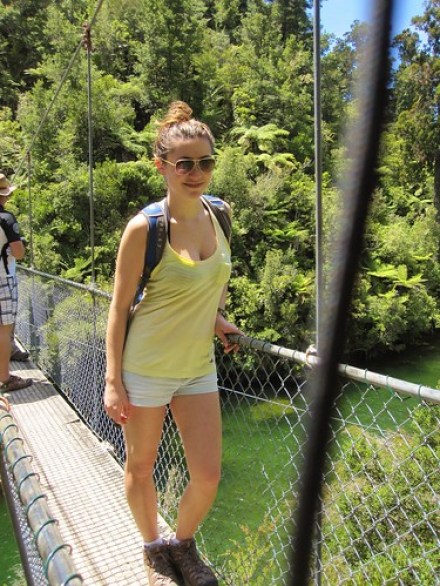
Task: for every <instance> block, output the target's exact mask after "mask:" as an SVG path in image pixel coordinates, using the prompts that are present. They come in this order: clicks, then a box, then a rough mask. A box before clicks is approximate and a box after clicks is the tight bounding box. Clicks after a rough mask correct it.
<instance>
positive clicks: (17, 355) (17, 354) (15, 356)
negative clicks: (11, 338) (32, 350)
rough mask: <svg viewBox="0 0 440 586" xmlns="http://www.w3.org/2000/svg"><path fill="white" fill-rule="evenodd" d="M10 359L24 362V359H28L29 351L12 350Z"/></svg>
mask: <svg viewBox="0 0 440 586" xmlns="http://www.w3.org/2000/svg"><path fill="white" fill-rule="evenodd" d="M10 360H15V361H16V362H26V360H29V352H25V351H24V350H18V349H17V350H15V351H14V352H12V354H11V358H10Z"/></svg>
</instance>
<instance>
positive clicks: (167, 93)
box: [0, 0, 440, 356]
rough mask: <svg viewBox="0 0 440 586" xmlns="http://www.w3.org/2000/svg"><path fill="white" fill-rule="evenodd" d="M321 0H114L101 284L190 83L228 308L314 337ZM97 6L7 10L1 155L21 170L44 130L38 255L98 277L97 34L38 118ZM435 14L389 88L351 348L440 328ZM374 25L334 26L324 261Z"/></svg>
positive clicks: (405, 36)
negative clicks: (202, 131) (219, 225)
mask: <svg viewBox="0 0 440 586" xmlns="http://www.w3.org/2000/svg"><path fill="white" fill-rule="evenodd" d="M310 7H311V2H310V1H309V0H295V1H294V2H284V1H278V0H277V1H274V2H264V1H263V0H249V1H241V0H240V1H239V0H236V1H235V0H234V1H233V2H226V1H224V0H209V1H202V0H197V1H190V0H184V1H183V2H182V1H179V2H178V1H177V0H168V1H167V2H165V0H155V1H154V2H147V1H146V0H127V2H124V3H120V2H116V0H109V1H108V2H105V3H103V5H102V6H101V9H100V12H99V14H98V15H97V19H96V22H95V25H94V27H93V30H92V47H93V51H92V53H91V63H90V65H91V81H92V92H91V103H92V121H93V124H92V138H93V145H94V148H93V160H94V177H93V179H94V185H93V187H94V189H93V198H94V199H93V203H94V218H95V224H94V240H95V249H94V253H95V264H96V275H97V280H98V282H99V283H100V286H102V287H103V288H108V287H109V283H111V281H112V276H113V271H114V262H115V257H116V251H117V247H118V243H119V239H120V235H121V232H122V230H123V228H124V226H125V224H126V222H127V220H128V219H129V218H130V217H131V216H132V215H133V214H135V213H136V212H137V211H138V210H139V209H140V208H142V207H143V206H144V205H145V204H146V203H148V202H149V201H151V200H154V199H159V198H160V197H162V195H163V193H164V188H165V187H164V184H163V182H162V179H161V177H160V176H159V174H158V173H157V171H156V170H155V168H154V165H153V164H152V161H151V156H152V142H153V137H154V132H155V125H154V118H153V117H154V116H156V115H157V116H158V115H160V114H161V112H163V110H164V109H165V108H166V107H167V105H168V103H169V101H170V100H171V99H175V98H178V99H183V100H186V101H188V102H189V103H190V105H191V106H192V108H193V109H194V112H195V114H196V116H198V117H200V118H201V119H203V120H206V121H207V122H208V123H209V125H210V126H211V128H212V129H213V130H214V132H215V135H216V138H217V153H216V154H217V167H216V170H215V173H214V177H213V181H212V185H211V188H210V190H211V192H212V193H214V194H217V195H219V196H220V197H223V198H224V199H225V200H226V201H228V202H229V203H230V204H231V206H232V210H233V216H234V226H233V237H232V250H233V261H234V269H233V276H232V280H231V284H230V290H231V296H230V301H229V309H230V312H231V316H232V317H233V318H234V319H235V320H236V321H237V323H238V324H239V325H240V326H241V327H242V329H243V330H244V331H246V332H247V333H249V334H250V335H254V336H256V337H261V338H267V339H269V340H272V341H276V342H277V343H279V344H282V345H288V346H292V345H293V346H298V347H300V348H301V347H304V346H308V345H309V343H310V342H312V341H313V336H314V334H313V326H312V325H311V324H312V315H313V312H314V296H315V294H314V287H315V275H314V267H315V250H314V248H315V191H316V189H315V184H314V169H313V164H312V162H313V159H314V133H313V55H312V46H311V40H312V39H311V20H310ZM94 8H95V5H94V3H93V2H91V1H89V0H80V1H73V0H60V1H59V2H56V3H49V2H47V1H46V0H38V1H33V2H30V1H25V2H16V1H12V2H7V3H3V5H2V7H1V8H0V39H1V40H0V64H1V65H2V80H3V85H2V88H1V89H0V166H1V170H2V171H3V172H7V173H8V174H12V173H13V171H14V169H16V168H17V166H18V164H20V163H23V160H22V158H23V155H24V153H25V150H26V148H27V146H28V145H29V144H30V143H31V141H33V146H32V153H31V161H30V163H31V164H30V166H29V167H28V165H27V162H26V163H25V164H22V166H21V172H20V177H18V178H17V180H18V183H19V184H20V187H21V188H22V189H20V190H17V192H16V193H15V195H14V198H13V200H11V204H10V205H11V209H12V210H13V211H14V212H16V213H17V214H18V215H19V217H20V221H21V225H22V227H23V229H24V231H25V233H26V236H27V237H28V239H29V237H30V236H32V245H33V250H32V258H33V262H34V265H35V266H36V268H38V269H40V270H43V271H47V272H54V273H57V274H61V275H63V276H68V277H69V278H73V279H75V280H78V281H83V282H86V281H87V280H89V279H90V271H91V229H90V196H91V194H89V176H88V164H89V129H88V99H87V54H86V51H85V50H83V49H82V48H80V50H79V51H78V53H77V55H76V58H75V60H74V61H73V62H72V67H71V69H70V72H69V75H68V76H67V78H66V79H65V81H64V85H63V87H62V89H61V90H60V92H59V94H58V95H57V99H56V100H55V102H54V103H53V104H52V105H51V108H50V111H49V112H48V113H47V116H46V119H45V122H44V124H43V126H42V127H41V128H39V125H40V122H41V120H42V116H43V115H44V114H45V113H46V110H47V108H48V106H49V104H51V101H52V99H53V97H54V93H55V91H56V90H57V88H58V85H59V83H60V81H61V79H62V77H63V75H64V73H65V71H66V67H67V65H68V64H69V62H70V60H71V58H72V55H73V54H74V52H75V51H76V50H77V48H78V47H79V43H80V41H81V38H82V35H83V29H82V24H83V22H84V21H87V20H88V19H90V16H91V14H92V12H93V10H94ZM438 30H439V24H438V11H437V9H436V7H435V3H434V2H433V0H430V1H428V2H427V3H426V7H425V12H424V14H423V15H421V16H420V17H419V18H418V19H416V21H415V29H413V30H412V31H404V32H403V33H401V34H399V35H398V36H397V37H396V39H395V45H396V48H397V50H398V52H399V55H400V61H399V62H398V63H397V65H396V67H395V68H394V73H393V79H392V83H391V86H390V94H391V106H390V108H389V112H388V118H387V122H388V124H387V129H386V132H385V133H384V135H383V139H382V144H381V160H380V165H379V168H378V174H379V181H380V188H379V189H378V190H377V193H376V198H375V202H374V205H373V208H372V213H371V215H370V219H369V224H368V230H367V234H366V238H365V249H364V254H363V258H362V268H361V272H360V275H359V279H358V282H357V286H356V292H355V297H354V300H353V304H352V312H351V319H350V325H349V343H348V348H349V350H350V351H354V352H360V353H362V354H364V355H367V356H368V355H373V354H380V353H382V352H386V351H389V350H399V349H401V348H403V347H404V345H405V344H406V343H407V341H408V340H411V341H413V342H415V341H417V340H419V339H421V338H422V337H423V336H424V335H426V334H427V333H429V332H431V331H432V330H433V329H434V328H437V327H440V302H439V299H440V255H439V253H438V251H439V243H440V230H439V224H438V217H439V213H440V193H439V185H440V182H439V179H438V177H439V172H440V157H439V156H438V144H439V138H440V135H439V125H438V120H437V118H438V100H439V94H438V87H437V86H438V84H437V81H436V80H438V71H439V59H438ZM2 31H3V32H4V33H5V34H3V35H1V32H2ZM419 33H423V35H424V37H423V38H424V39H425V40H424V41H423V42H422V37H421V36H420V35H419ZM367 35H368V27H366V25H364V24H363V23H354V24H353V26H352V29H351V31H350V32H349V33H347V34H346V35H345V36H344V38H343V39H335V38H333V37H329V36H324V37H323V44H322V79H321V87H322V97H323V135H322V137H323V165H324V174H323V201H324V240H325V247H324V252H325V254H324V260H325V269H326V271H327V270H328V269H330V267H331V252H330V251H331V245H332V240H333V237H334V234H335V232H336V229H337V227H338V225H339V223H340V221H339V220H338V215H337V214H338V212H339V210H340V207H341V206H340V202H339V199H338V197H339V191H338V188H337V183H336V180H337V176H338V175H339V174H340V172H341V170H342V169H343V168H344V166H345V165H346V163H347V161H349V153H348V152H347V149H346V148H343V147H341V146H340V145H339V144H338V139H339V136H340V134H341V131H342V129H343V127H344V126H345V124H346V123H347V121H349V122H351V121H353V120H354V118H355V113H356V110H355V105H356V101H355V99H354V97H353V96H354V92H353V89H352V81H353V80H356V79H357V78H358V77H359V63H360V54H361V51H362V49H363V46H364V44H365V40H366V37H367ZM37 129H39V131H38V136H34V135H35V132H36V131H37ZM28 170H29V171H30V173H31V176H30V179H31V181H30V185H31V193H30V196H29V194H28V193H27V189H26V187H27V174H28ZM31 222H32V226H31ZM28 259H30V253H29V254H28ZM326 277H327V275H326Z"/></svg>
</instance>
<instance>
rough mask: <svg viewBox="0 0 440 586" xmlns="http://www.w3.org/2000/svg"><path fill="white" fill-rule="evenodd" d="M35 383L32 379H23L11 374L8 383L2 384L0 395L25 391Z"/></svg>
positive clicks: (0, 384) (0, 385)
mask: <svg viewBox="0 0 440 586" xmlns="http://www.w3.org/2000/svg"><path fill="white" fill-rule="evenodd" d="M33 382H34V381H33V380H32V379H31V378H21V377H20V376H16V375H15V374H11V375H10V376H9V378H8V380H7V381H6V382H4V383H0V393H9V392H11V391H18V390H20V389H25V388H26V387H30V386H31V384H33Z"/></svg>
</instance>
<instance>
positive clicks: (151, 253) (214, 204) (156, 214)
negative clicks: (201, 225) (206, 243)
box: [133, 195, 232, 306]
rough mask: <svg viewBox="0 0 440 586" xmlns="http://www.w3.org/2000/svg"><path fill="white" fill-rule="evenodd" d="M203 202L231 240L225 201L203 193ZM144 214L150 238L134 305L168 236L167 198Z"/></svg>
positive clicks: (159, 256)
mask: <svg viewBox="0 0 440 586" xmlns="http://www.w3.org/2000/svg"><path fill="white" fill-rule="evenodd" d="M202 200H203V203H204V204H205V205H206V207H208V208H209V209H210V210H211V211H212V213H213V214H214V215H215V217H216V218H217V220H218V223H219V224H220V226H221V227H222V230H223V232H224V234H225V236H226V238H227V240H228V242H230V240H231V231H232V225H231V217H230V215H229V214H228V211H227V208H226V204H225V202H224V201H223V200H222V199H220V198H219V197H215V196H213V195H202ZM140 213H141V214H144V216H145V217H146V218H147V222H148V238H147V246H146V251H145V259H144V268H143V271H142V276H141V279H140V281H139V284H138V286H137V289H136V295H135V298H134V302H133V306H135V305H137V304H138V303H139V301H140V300H141V299H142V295H143V291H144V289H145V285H146V284H147V281H148V279H149V278H150V275H151V273H152V271H153V270H154V268H155V267H156V266H157V265H158V264H159V262H160V260H161V258H162V256H163V251H164V247H165V242H166V239H167V238H168V223H169V211H168V205H167V200H166V198H164V199H163V200H161V201H159V202H154V203H150V204H149V205H147V206H146V207H145V208H144V209H143V210H141V212H140Z"/></svg>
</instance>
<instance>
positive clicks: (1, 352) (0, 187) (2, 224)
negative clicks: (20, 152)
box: [0, 173, 33, 393]
mask: <svg viewBox="0 0 440 586" xmlns="http://www.w3.org/2000/svg"><path fill="white" fill-rule="evenodd" d="M15 189H16V186H15V185H11V183H10V182H9V181H8V179H7V178H6V176H5V175H4V174H3V173H1V174H0V392H1V393H3V392H9V391H16V390H18V389H24V388H26V387H28V386H30V385H31V384H32V382H33V381H32V379H31V378H21V377H19V376H16V375H14V374H11V373H10V371H9V360H10V357H11V336H12V333H13V329H14V324H15V319H16V316H17V302H18V298H17V278H16V274H15V261H16V260H21V259H22V258H23V257H24V254H25V247H24V244H23V241H22V239H21V236H20V229H19V226H18V222H17V220H16V218H15V216H14V214H12V213H11V212H7V211H6V210H5V207H4V206H5V205H6V202H7V201H8V198H9V196H10V195H11V193H12V192H13V191H14V190H15Z"/></svg>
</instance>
